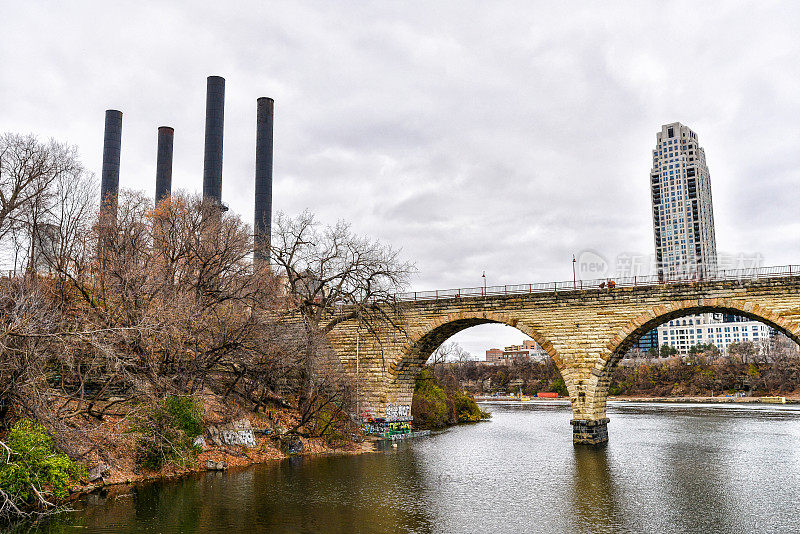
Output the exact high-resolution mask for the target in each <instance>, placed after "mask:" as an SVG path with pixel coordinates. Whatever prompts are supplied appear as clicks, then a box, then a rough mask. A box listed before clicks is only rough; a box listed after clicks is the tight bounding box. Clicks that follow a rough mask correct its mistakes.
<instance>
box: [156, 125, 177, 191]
mask: <svg viewBox="0 0 800 534" xmlns="http://www.w3.org/2000/svg"><path fill="white" fill-rule="evenodd" d="M174 137H175V130H174V129H172V128H170V127H169V126H159V127H158V153H157V155H156V204H158V202H159V201H160V200H162V199H164V198H167V197H168V196H170V194H171V193H172V141H173V139H174Z"/></svg>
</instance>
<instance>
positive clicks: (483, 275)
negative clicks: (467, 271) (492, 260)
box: [481, 271, 486, 297]
mask: <svg viewBox="0 0 800 534" xmlns="http://www.w3.org/2000/svg"><path fill="white" fill-rule="evenodd" d="M481 278H483V296H484V297H485V296H486V271H483V274H482V275H481Z"/></svg>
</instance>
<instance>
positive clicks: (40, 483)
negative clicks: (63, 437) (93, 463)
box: [0, 419, 86, 508]
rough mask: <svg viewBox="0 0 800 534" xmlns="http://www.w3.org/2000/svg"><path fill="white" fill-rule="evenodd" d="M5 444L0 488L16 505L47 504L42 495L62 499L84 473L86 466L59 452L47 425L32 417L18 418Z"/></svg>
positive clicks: (43, 505) (0, 469)
mask: <svg viewBox="0 0 800 534" xmlns="http://www.w3.org/2000/svg"><path fill="white" fill-rule="evenodd" d="M6 445H7V446H8V449H9V450H2V451H0V453H2V463H0V489H2V490H3V492H4V493H6V495H7V497H8V498H9V499H10V500H11V501H12V502H13V503H14V504H15V505H16V506H21V507H30V508H33V507H37V508H42V507H46V505H47V504H49V503H45V502H43V499H49V498H50V497H51V496H52V498H54V499H55V500H62V499H64V498H65V497H67V495H68V494H69V487H70V486H72V485H73V484H75V483H76V482H78V481H79V480H80V478H81V477H83V476H85V473H86V470H85V468H84V467H83V466H82V465H81V464H78V463H76V462H74V461H73V460H72V459H70V458H69V456H67V455H66V454H64V453H63V452H58V451H57V450H56V448H55V442H54V441H53V438H52V437H51V436H50V434H48V432H47V429H45V427H44V426H42V425H40V424H39V423H36V422H34V421H29V420H27V419H22V420H20V421H17V422H16V423H15V424H14V426H13V427H12V428H11V432H10V433H9V435H8V440H7V442H6ZM37 493H38V494H37ZM53 504H55V503H53Z"/></svg>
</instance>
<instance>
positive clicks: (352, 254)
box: [270, 211, 414, 430]
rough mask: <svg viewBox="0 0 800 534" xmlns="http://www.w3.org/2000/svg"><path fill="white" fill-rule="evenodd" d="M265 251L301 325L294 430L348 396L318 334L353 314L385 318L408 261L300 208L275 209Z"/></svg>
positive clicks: (377, 322) (370, 322)
mask: <svg viewBox="0 0 800 534" xmlns="http://www.w3.org/2000/svg"><path fill="white" fill-rule="evenodd" d="M270 252H271V255H270V256H271V258H272V262H273V265H274V267H275V268H277V272H278V275H279V276H282V277H283V278H284V280H285V284H286V290H287V297H288V300H287V304H288V305H289V306H290V310H291V311H294V312H296V313H297V314H298V315H299V317H300V318H301V319H302V322H303V326H304V328H305V351H304V356H305V358H304V365H303V373H302V377H301V382H302V386H301V387H300V390H299V392H298V398H299V411H300V413H301V421H300V423H299V424H298V426H297V428H296V429H295V430H298V429H299V427H301V426H303V425H307V423H308V422H309V421H311V420H312V419H313V418H314V417H315V416H316V414H318V413H320V411H322V410H324V409H327V408H330V407H331V406H336V407H337V409H341V404H342V403H343V402H345V401H346V400H347V399H349V397H350V393H349V386H348V384H346V380H345V379H344V377H343V374H342V373H341V372H340V370H339V369H338V362H336V360H335V358H334V356H333V354H332V351H331V349H330V347H329V346H328V345H327V342H326V340H325V337H324V336H325V334H327V333H328V332H330V331H331V330H333V328H335V327H336V325H338V324H340V323H342V322H343V321H348V320H353V319H356V320H359V321H361V323H362V324H363V325H365V326H366V327H367V329H368V330H371V331H374V329H376V328H380V327H381V325H382V324H383V323H382V322H383V321H386V320H390V319H389V314H387V313H386V306H391V305H392V303H393V298H392V297H393V295H394V294H395V293H397V292H398V291H401V290H402V289H403V288H404V287H405V285H406V284H407V283H408V280H409V277H410V276H411V274H412V273H413V272H414V266H413V265H412V264H411V263H408V262H404V261H402V260H401V259H400V255H399V252H398V251H396V250H394V249H392V248H391V247H389V246H386V245H383V244H382V243H380V242H379V241H373V240H370V239H369V238H366V237H361V236H358V235H356V234H354V233H353V232H352V231H351V229H350V226H349V225H348V224H347V223H344V222H342V221H340V222H338V223H337V224H336V225H334V226H322V225H320V224H319V223H318V222H317V221H316V220H315V219H314V216H313V215H312V214H311V213H309V212H307V211H306V212H303V213H302V214H300V215H299V216H297V217H295V218H289V217H287V216H286V215H284V214H283V213H279V214H278V216H277V217H276V219H275V221H274V227H273V235H272V240H271V246H270Z"/></svg>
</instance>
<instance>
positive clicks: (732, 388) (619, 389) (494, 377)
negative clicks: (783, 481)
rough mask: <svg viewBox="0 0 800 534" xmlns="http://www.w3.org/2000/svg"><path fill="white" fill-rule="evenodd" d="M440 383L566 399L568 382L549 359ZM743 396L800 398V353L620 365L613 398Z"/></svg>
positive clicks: (712, 355)
mask: <svg viewBox="0 0 800 534" xmlns="http://www.w3.org/2000/svg"><path fill="white" fill-rule="evenodd" d="M434 367H435V369H436V371H435V372H436V376H437V377H439V379H440V380H441V381H446V380H448V379H453V380H457V381H458V383H459V384H460V385H461V387H463V388H464V389H465V390H467V391H469V392H470V393H473V394H487V393H489V394H490V393H498V392H513V393H517V392H520V391H521V392H522V394H524V395H535V394H536V393H538V392H544V391H557V392H559V393H560V394H561V395H566V394H567V390H566V387H565V385H564V381H563V380H562V378H561V375H560V373H559V371H558V369H557V368H556V366H555V364H554V363H553V362H552V361H551V360H550V359H547V360H545V361H543V362H536V361H531V360H526V359H520V360H516V361H514V362H513V363H512V364H511V365H508V366H505V365H486V364H484V363H482V362H474V361H471V362H461V363H458V364H437V365H435V366H434ZM737 392H743V393H745V394H748V395H759V396H760V395H774V394H782V395H785V394H793V393H795V394H796V393H800V353H798V351H797V346H796V345H795V344H794V343H793V342H790V341H788V340H785V339H777V340H774V341H773V342H771V343H768V344H766V343H765V344H761V345H758V344H755V343H752V342H741V343H735V344H732V345H731V346H730V347H729V349H728V351H727V354H725V355H722V354H720V352H719V351H718V350H717V349H716V347H713V346H710V345H709V346H698V347H695V348H694V350H693V351H692V353H691V354H689V355H685V356H683V357H680V356H677V355H674V356H673V357H671V358H667V359H663V358H662V359H656V358H643V359H641V360H638V361H637V362H636V364H634V365H630V364H626V365H619V366H617V367H616V368H615V369H614V371H613V376H612V380H611V386H610V387H609V394H610V395H647V396H684V395H685V396H691V395H699V396H705V395H719V394H734V393H737Z"/></svg>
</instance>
